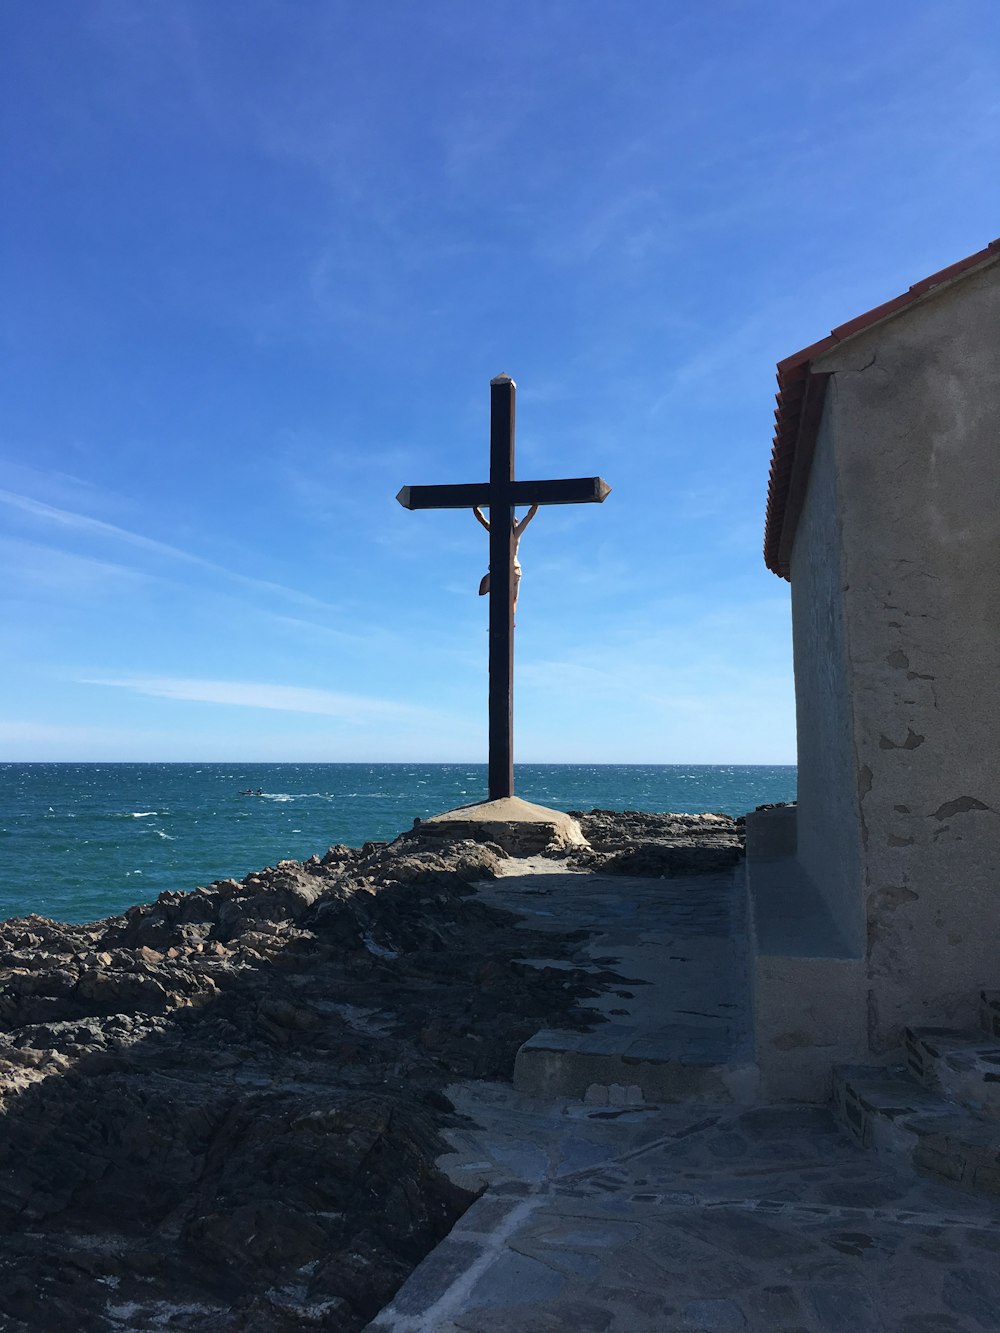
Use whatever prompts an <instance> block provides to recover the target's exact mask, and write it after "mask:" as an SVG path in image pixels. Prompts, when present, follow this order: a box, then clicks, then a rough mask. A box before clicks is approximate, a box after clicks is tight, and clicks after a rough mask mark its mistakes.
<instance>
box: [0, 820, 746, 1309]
mask: <svg viewBox="0 0 1000 1333" xmlns="http://www.w3.org/2000/svg"><path fill="white" fill-rule="evenodd" d="M577 817H578V819H579V821H580V824H581V826H582V828H583V830H584V833H585V835H586V837H587V840H588V843H589V846H588V847H583V848H572V849H569V851H568V852H565V853H560V855H562V856H564V857H565V859H566V860H567V861H568V862H569V863H570V864H571V865H574V866H575V867H577V868H580V869H600V870H601V871H602V873H622V874H629V875H650V876H660V875H671V874H691V873H697V871H699V870H704V871H714V870H718V869H721V868H723V867H724V866H726V865H731V864H732V863H733V862H734V861H735V860H736V858H737V857H738V856H739V854H740V849H741V846H742V828H741V827H740V826H739V824H738V823H737V822H736V821H733V820H731V819H729V818H728V817H725V816H712V815H709V816H685V815H646V814H636V813H635V812H628V813H625V814H621V813H614V812H611V811H592V812H591V813H590V814H581V815H578V816H577ZM504 856H505V853H504V852H503V851H502V850H501V849H500V848H499V847H497V846H495V845H493V844H491V843H488V842H473V841H462V842H449V843H447V844H444V845H442V844H441V842H440V840H428V839H427V838H426V837H424V836H422V834H421V830H420V828H419V827H418V828H415V829H414V830H412V831H411V832H410V833H408V834H404V835H402V836H401V837H400V838H398V839H396V841H395V842H393V843H390V844H388V845H386V844H375V843H367V844H365V846H364V847H363V848H360V849H353V848H349V847H343V846H338V847H332V848H330V849H329V851H328V852H327V853H326V855H325V856H323V857H322V858H320V857H318V856H314V857H311V858H310V859H309V860H307V861H305V862H302V863H299V862H292V861H283V862H281V863H279V865H277V866H275V867H271V868H267V869H265V870H261V871H259V872H257V873H255V874H251V875H248V876H247V877H246V878H245V879H244V880H243V881H241V882H237V881H235V880H222V881H219V882H217V883H215V884H212V885H209V886H208V887H205V888H198V889H195V890H194V891H193V892H189V893H181V892H171V893H164V894H162V895H161V896H160V898H159V899H157V901H156V902H155V903H152V904H150V905H147V906H139V907H133V908H131V909H130V910H129V911H128V912H126V913H125V914H124V915H122V916H116V917H110V918H108V919H106V920H103V921H99V922H94V923H90V924H87V925H67V924H61V923H57V922H52V921H48V920H46V919H43V918H40V917H27V918H22V919H19V920H14V921H8V922H5V923H3V924H0V1117H2V1129H3V1133H2V1135H0V1230H2V1231H3V1232H4V1233H5V1243H4V1245H3V1247H2V1253H0V1328H3V1329H10V1330H21V1329H25V1330H36V1329H49V1328H53V1327H57V1326H59V1325H64V1326H67V1327H72V1328H79V1329H114V1328H144V1329H151V1328H167V1327H169V1328H183V1329H197V1330H207V1329H212V1330H240V1329H245V1330H266V1331H270V1330H274V1331H275V1333H285V1331H286V1330H287V1333H291V1330H297V1329H303V1328H310V1327H314V1328H322V1329H336V1330H345V1331H352V1333H353V1331H354V1330H358V1329H360V1328H362V1327H363V1326H364V1324H365V1323H366V1322H367V1321H368V1320H370V1319H371V1318H372V1317H373V1316H374V1315H375V1314H376V1313H377V1311H378V1310H379V1309H380V1308H381V1307H382V1306H383V1305H385V1304H386V1303H387V1302H388V1300H389V1299H390V1298H391V1296H392V1294H393V1292H394V1291H395V1290H396V1289H397V1288H398V1286H399V1285H400V1283H401V1282H402V1281H403V1280H404V1278H405V1277H406V1276H407V1274H408V1273H409V1272H410V1271H411V1269H412V1268H413V1267H414V1266H415V1265H416V1264H417V1263H418V1262H419V1261H420V1259H421V1258H422V1257H423V1256H424V1254H426V1253H427V1251H428V1250H429V1249H430V1248H431V1247H432V1246H433V1245H435V1244H436V1243H437V1241H438V1240H439V1239H440V1238H441V1237H442V1236H444V1235H445V1234H446V1233H447V1232H448V1230H449V1229H450V1228H451V1226H452V1225H453V1224H454V1221H455V1220H456V1218H457V1217H458V1216H459V1215H460V1214H461V1213H462V1211H463V1210H464V1209H465V1208H466V1207H467V1206H468V1204H469V1203H470V1202H471V1199H472V1196H471V1195H469V1194H466V1193H464V1192H463V1191H460V1190H457V1189H456V1188H455V1187H454V1186H453V1185H451V1184H450V1183H449V1182H448V1181H447V1179H446V1178H445V1177H444V1176H443V1175H442V1174H441V1173H440V1172H439V1171H437V1170H436V1168H435V1166H434V1161H435V1158H436V1157H437V1156H438V1155H439V1154H440V1153H441V1151H442V1150H443V1140H442V1139H441V1137H440V1135H441V1131H442V1130H443V1129H444V1128H446V1127H447V1126H448V1125H449V1124H454V1123H455V1112H454V1111H453V1109H452V1107H451V1104H450V1102H449V1101H448V1100H447V1098H446V1097H445V1096H444V1092H443V1089H444V1088H445V1087H446V1086H447V1085H448V1084H449V1083H452V1082H454V1081H455V1080H457V1079H508V1078H509V1077H510V1073H511V1069H512V1067H513V1061H514V1055H515V1053H516V1051H517V1049H518V1047H519V1046H520V1044H521V1043H522V1042H523V1041H525V1040H526V1039H527V1038H528V1037H529V1036H531V1035H532V1034H533V1033H534V1032H535V1031H537V1030H538V1029H539V1028H541V1027H558V1026H570V1025H572V1024H573V1023H574V1022H579V1021H580V1019H579V1016H578V1015H577V1014H574V1013H573V1007H574V1004H575V1002H576V1000H577V999H579V998H580V997H581V996H584V995H587V994H592V993H593V987H594V985H595V984H600V983H601V978H596V979H595V977H594V976H593V975H589V974H584V973H582V972H577V971H575V970H573V969H572V968H569V969H566V968H565V967H563V968H555V967H553V968H541V969H539V968H526V967H519V966H517V960H518V959H519V958H523V957H524V956H526V954H527V953H529V952H530V950H531V948H532V944H533V942H534V940H533V935H532V932H530V931H527V930H525V929H524V928H523V927H518V926H516V925H515V918H513V917H512V916H509V915H508V914H506V913H503V912H499V911H496V910H494V909H491V908H489V907H487V906H486V905H485V904H483V903H481V902H479V901H477V899H476V896H475V893H474V890H473V888H472V885H473V884H474V883H475V882H476V881H477V880H484V879H488V878H491V877H492V876H493V875H494V874H495V873H496V870H497V867H498V865H499V863H500V861H501V860H502V859H503V858H504ZM544 952H545V953H546V955H547V956H549V957H553V958H568V957H569V956H570V954H571V953H572V937H571V936H567V937H565V939H564V940H562V941H561V940H560V938H558V937H555V938H554V937H553V936H552V935H551V934H549V935H547V936H546V937H545V941H544ZM613 980H614V978H613V976H611V975H609V976H608V978H607V981H608V982H609V983H610V982H612V981H613Z"/></svg>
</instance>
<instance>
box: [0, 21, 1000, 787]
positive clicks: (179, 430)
mask: <svg viewBox="0 0 1000 1333" xmlns="http://www.w3.org/2000/svg"><path fill="white" fill-rule="evenodd" d="M0 29H2V33H0V49H2V52H3V54H2V56H0V60H2V63H3V66H4V67H5V68H4V69H3V71H2V78H0V89H2V91H0V97H2V103H3V105H2V125H3V146H2V156H3V161H2V179H3V181H4V193H5V203H4V207H3V209H2V212H0V229H2V234H3V245H2V254H3V280H2V288H3V293H4V297H3V302H2V311H0V335H2V339H3V359H4V362H5V366H6V370H5V380H6V384H5V387H4V390H3V410H2V423H0V424H2V442H3V447H2V450H0V454H2V462H0V558H2V559H3V563H4V567H5V569H6V576H5V577H4V579H3V584H2V588H0V595H2V599H3V607H2V618H3V625H4V633H3V635H2V639H0V757H4V758H8V759H14V760H33V759H94V760H97V759H105V760H116V759H119V760H125V759H151V760H154V759H158V760H169V759H192V760H199V759H200V760H211V759H246V760H252V759H261V760H265V759H270V760H369V759H370V760H428V761H431V760H455V761H477V760H481V759H485V748H486V717H485V700H486V604H485V599H479V598H478V597H477V596H476V589H477V586H478V582H479V579H480V577H481V575H482V573H483V572H484V570H485V566H486V537H485V534H484V533H483V532H482V531H481V530H480V529H479V528H478V527H477V525H476V523H475V522H474V520H473V518H472V515H471V514H466V513H459V512H454V511H452V512H441V513H408V512H406V511H404V510H403V509H401V508H400V507H399V506H398V505H397V504H396V503H395V500H394V498H393V497H394V496H395V493H396V491H397V490H398V489H399V487H400V486H401V485H403V484H404V483H408V484H413V483H431V482H448V481H474V480H479V479H481V478H484V477H485V476H486V473H487V450H488V405H489V390H488V383H489V379H490V377H491V376H493V375H496V374H497V373H499V372H508V373H510V374H512V375H513V376H514V378H515V379H516V380H517V382H518V454H517V470H518V475H519V476H521V477H523V478H530V477H544V476H556V477H558V476H573V475H580V474H590V473H600V474H601V475H602V476H604V477H605V478H607V480H608V481H609V482H610V483H611V485H612V486H613V488H614V490H613V493H612V495H611V496H610V497H609V499H608V500H607V502H606V503H605V504H604V505H602V506H596V505H587V506H576V507H572V508H558V509H555V508H550V509H544V510H542V511H541V513H540V515H539V516H538V518H537V519H536V521H535V523H534V524H533V526H532V527H531V529H530V530H529V532H528V533H526V535H525V537H524V541H523V545H522V550H521V558H522V563H523V565H524V570H525V573H524V582H523V585H522V590H521V601H520V605H519V608H518V629H517V659H518V667H517V688H516V700H517V733H516V736H517V747H516V753H517V757H518V758H519V759H521V760H523V761H525V762H527V761H570V762H575V761H592V762H602V761H608V762H649V763H697V762H701V763H789V762H794V758H795V741H794V727H795V724H794V698H793V687H792V672H791V649H790V628H789V607H788V587H787V584H785V583H783V582H780V581H779V580H777V579H776V578H775V577H774V576H773V575H771V574H769V573H768V572H767V571H766V570H765V568H764V565H763V562H762V559H761V555H760V550H761V542H762V531H763V512H764V497H765V493H766V485H767V468H768V460H769V453H770V434H771V426H772V410H773V406H774V402H773V394H774V363H775V361H776V360H777V359H779V358H781V357H783V356H786V355H788V354H789V353H791V352H793V351H795V350H796V349H798V348H799V347H801V346H803V345H805V344H808V343H810V342H813V341H814V340H816V339H817V338H819V337H822V336H823V335H824V334H825V333H826V332H827V331H828V330H829V328H830V327H831V326H833V325H836V324H839V323H840V322H842V321H844V320H846V319H849V318H851V317H852V316H854V315H856V314H858V313H860V312H861V311H862V310H865V309H868V308H869V307H871V306H872V305H875V304H877V303H878V302H880V301H883V300H885V299H887V298H889V297H891V296H894V295H896V294H897V293H898V292H900V291H902V290H903V289H905V288H906V287H907V286H908V285H909V284H910V283H911V282H913V281H916V280H917V279H919V278H921V277H923V276H925V275H926V274H928V273H930V272H933V271H934V270H936V269H938V268H940V267H942V266H944V265H945V264H948V263H950V262H952V261H953V260H956V259H959V258H961V257H963V256H964V255H966V254H968V253H970V252H972V251H974V250H977V249H979V248H980V247H982V246H983V245H985V244H986V242H987V241H989V240H990V239H992V238H993V237H994V236H995V235H996V234H997V233H998V232H1000V226H998V225H997V218H998V216H1000V208H998V205H1000V170H998V165H1000V164H998V154H997V147H998V140H1000V135H998V130H1000V80H998V77H997V71H998V68H1000V6H997V5H996V4H995V3H993V0H982V2H981V3H977V2H975V0H954V2H953V3H951V4H949V5H947V6H945V5H941V4H940V3H939V0H934V3H925V2H924V0H908V2H907V3H905V4H904V3H902V2H901V0H899V2H898V3H890V4H879V3H874V4H873V3H871V2H870V0H869V2H868V3H865V4H860V3H853V2H851V3H837V2H835V0H814V2H813V3H811V4H809V5H807V6H804V5H801V4H798V3H796V4H790V3H781V2H780V0H779V2H774V0H771V2H768V3H764V2H763V0H761V2H760V3H757V2H753V3H751V2H749V0H747V2H740V0H717V2H712V0H705V3H701V4H694V3H668V0H662V2H659V0H656V2H654V0H645V3H634V2H631V0H623V3H620V4H609V3H607V0H532V2H531V3H529V0H520V2H518V3H505V2H504V0H491V3H490V4H488V5H487V4H473V3H470V2H469V0H427V3H423V4H414V3H403V2H402V0H379V3H377V4H375V3H373V4H360V3H357V0H351V2H350V3H341V2H340V0H327V2H326V3H320V2H318V0H314V2H310V3H306V2H305V0H280V3H279V2H278V0H274V2H273V3H263V2H261V0H245V2H244V3H240V4H239V5H237V4H233V3H224V2H223V0H218V2H215V3H205V2H204V0H191V2H190V3H184V2H183V0H163V2H162V3H158V4H136V3H134V0H112V2H108V3H102V2H101V0H92V2H88V0H83V2H82V3H81V2H80V0H46V3H45V4H14V3H11V4H8V5H6V6H4V8H3V11H2V15H0Z"/></svg>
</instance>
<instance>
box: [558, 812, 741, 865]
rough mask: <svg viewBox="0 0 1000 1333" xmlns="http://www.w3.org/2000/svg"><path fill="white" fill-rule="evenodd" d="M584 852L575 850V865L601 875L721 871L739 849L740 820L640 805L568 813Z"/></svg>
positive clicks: (739, 854)
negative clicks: (580, 834)
mask: <svg viewBox="0 0 1000 1333" xmlns="http://www.w3.org/2000/svg"><path fill="white" fill-rule="evenodd" d="M570 813H571V814H572V815H573V817H574V818H575V819H576V820H577V822H578V823H579V825H580V827H581V828H582V830H583V835H584V837H585V838H586V839H587V842H588V843H589V845H590V850H589V851H575V852H573V853H572V855H573V859H574V860H575V861H576V862H577V864H580V865H586V866H590V867H592V868H593V869H595V870H597V869H599V870H600V871H601V873H602V874H612V875H648V876H649V877H650V878H653V879H658V878H662V877H664V876H670V875H698V874H708V873H711V872H714V871H719V870H726V869H728V868H730V867H732V866H733V865H735V864H736V862H737V861H738V860H739V858H740V856H741V855H742V852H743V843H744V830H743V820H742V819H738V820H737V819H732V818H731V817H730V816H729V815H657V814H646V813H645V812H643V811H639V810H626V811H625V812H624V813H622V812H621V811H617V810H591V811H590V813H589V814H582V813H581V812H580V811H577V810H573V811H571V812H570Z"/></svg>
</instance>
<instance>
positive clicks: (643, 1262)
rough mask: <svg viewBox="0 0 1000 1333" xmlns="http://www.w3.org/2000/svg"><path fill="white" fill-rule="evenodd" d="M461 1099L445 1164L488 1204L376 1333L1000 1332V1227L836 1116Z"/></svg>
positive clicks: (411, 1284)
mask: <svg viewBox="0 0 1000 1333" xmlns="http://www.w3.org/2000/svg"><path fill="white" fill-rule="evenodd" d="M449 1095H450V1096H451V1097H452V1099H453V1101H454V1102H455V1104H456V1106H457V1107H458V1108H459V1109H460V1110H462V1111H463V1112H464V1113H465V1114H466V1115H467V1116H468V1117H469V1120H470V1125H469V1128H467V1129H465V1130H462V1131H460V1132H456V1133H455V1134H453V1136H452V1138H453V1143H454V1149H455V1151H454V1152H453V1153H451V1154H450V1155H449V1156H448V1157H447V1158H445V1159H443V1161H442V1165H444V1166H445V1167H446V1169H447V1170H448V1172H449V1174H450V1175H451V1176H452V1177H453V1178H454V1179H455V1180H456V1181H460V1182H461V1183H463V1184H466V1185H476V1184H478V1185H479V1186H480V1187H482V1186H483V1185H485V1186H486V1191H485V1193H484V1194H483V1195H482V1197H481V1198H480V1199H479V1200H478V1201H477V1202H476V1203H475V1204H474V1205H473V1206H472V1208H470V1209H469V1211H468V1212H467V1213H466V1214H465V1215H464V1217H463V1218H462V1219H461V1221H460V1222H459V1223H458V1225H457V1226H456V1227H455V1229H454V1230H453V1231H452V1233H451V1235H450V1236H449V1237H448V1238H447V1239H446V1240H445V1241H444V1242H443V1243H442V1244H441V1245H439V1246H438V1247H437V1249H436V1250H435V1251H434V1252H433V1253H432V1254H431V1255H430V1256H429V1257H428V1258H427V1259H426V1260H425V1261H424V1263H423V1264H422V1265H421V1266H420V1267H419V1268H418V1269H417V1270H416V1272H415V1273H414V1274H413V1275H412V1276H411V1278H410V1279H409V1281H408V1282H407V1283H406V1284H405V1285H404V1286H403V1287H402V1289H401V1290H400V1291H399V1292H398V1293H397V1296H396V1298H395V1300H394V1302H393V1303H392V1305H391V1306H389V1307H388V1309H387V1310H385V1311H383V1312H382V1314H381V1315H379V1317H378V1318H377V1319H376V1320H375V1321H374V1322H373V1323H372V1324H371V1325H370V1326H369V1327H370V1329H371V1330H372V1333H376V1331H377V1333H586V1331H589V1330H593V1331H594V1333H673V1331H674V1330H676V1331H677V1333H682V1331H683V1333H728V1331H729V1330H750V1331H751V1333H868V1331H869V1330H871V1331H872V1333H981V1331H982V1330H994V1329H1000V1212H998V1210H997V1209H996V1208H995V1207H994V1206H992V1205H991V1204H990V1203H989V1202H988V1201H986V1200H981V1199H976V1198H974V1197H972V1196H969V1195H966V1194H963V1193H960V1192H959V1191H957V1190H953V1189H951V1188H949V1187H948V1186H944V1185H937V1184H934V1183H931V1182H928V1181H926V1180H923V1179H921V1178H918V1177H916V1176H914V1175H911V1174H909V1173H907V1172H904V1171H900V1170H899V1169H897V1168H896V1167H895V1166H894V1165H892V1164H891V1163H886V1162H885V1161H882V1160H880V1159H878V1158H876V1157H874V1156H872V1155H870V1154H867V1153H865V1152H863V1151H862V1150H860V1149H859V1148H857V1147H856V1146H855V1145H854V1144H853V1143H852V1142H851V1141H850V1140H849V1139H848V1138H847V1136H846V1135H845V1134H844V1133H843V1132H842V1131H841V1130H840V1129H839V1127H838V1126H837V1125H836V1123H835V1121H834V1119H833V1116H832V1114H831V1113H830V1111H829V1110H828V1109H827V1108H825V1107H817V1106H757V1107H749V1108H748V1107H736V1106H732V1105H728V1106H719V1105H691V1104H688V1105H683V1106H672V1107H657V1108H648V1107H645V1108H623V1109H619V1110H613V1109H596V1108H594V1107H586V1106H583V1105H581V1104H580V1103H579V1102H569V1101H564V1102H562V1103H560V1104H556V1105H552V1104H546V1103H542V1102H540V1101H537V1100H533V1099H529V1098H525V1097H524V1096H522V1095H521V1094H518V1093H517V1092H515V1091H514V1090H513V1089H511V1088H509V1087H507V1086H506V1085H499V1084H486V1083H481V1084H466V1085H462V1086H459V1087H455V1088H452V1089H450V1092H449ZM473 1123H474V1125H475V1126H476V1127H475V1128H473V1127H472V1126H473Z"/></svg>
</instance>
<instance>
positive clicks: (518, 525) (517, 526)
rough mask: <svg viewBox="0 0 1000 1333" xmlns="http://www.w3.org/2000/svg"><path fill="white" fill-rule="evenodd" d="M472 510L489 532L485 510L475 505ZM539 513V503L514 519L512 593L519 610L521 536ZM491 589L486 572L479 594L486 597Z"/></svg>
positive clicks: (515, 608)
mask: <svg viewBox="0 0 1000 1333" xmlns="http://www.w3.org/2000/svg"><path fill="white" fill-rule="evenodd" d="M472 512H473V513H474V514H475V516H476V519H477V521H478V522H480V523H481V524H482V525H483V527H484V528H485V529H486V531H487V532H489V530H490V521H489V519H488V518H485V517H484V516H483V511H482V510H481V509H480V508H479V506H478V505H474V506H473V508H472ZM537 513H538V505H532V506H531V508H530V509H529V510H528V512H527V513H526V514H525V516H524V518H522V519H515V520H514V581H513V583H512V585H511V595H512V598H513V602H514V610H515V611H516V610H517V590H518V588H519V587H520V586H521V563H520V561H519V560H518V558H517V548H518V544H519V543H520V540H521V537H522V536H523V534H524V529H525V528H526V527H527V526H528V524H529V523H530V522H531V520H532V519H533V518H534V517H535V515H536V514H537ZM489 590H490V576H489V574H484V575H483V577H482V581H481V582H480V584H479V596H480V597H485V596H486V594H487V593H488V592H489Z"/></svg>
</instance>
